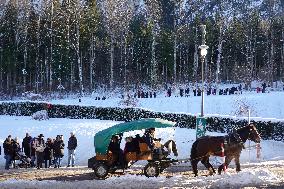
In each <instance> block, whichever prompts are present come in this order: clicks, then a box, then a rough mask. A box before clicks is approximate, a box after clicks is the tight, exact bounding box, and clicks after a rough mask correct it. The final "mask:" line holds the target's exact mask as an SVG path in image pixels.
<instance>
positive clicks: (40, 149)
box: [35, 138, 45, 152]
mask: <svg viewBox="0 0 284 189" xmlns="http://www.w3.org/2000/svg"><path fill="white" fill-rule="evenodd" d="M44 148H45V142H44V140H43V138H42V139H40V138H37V139H36V141H35V150H36V152H43V151H44Z"/></svg>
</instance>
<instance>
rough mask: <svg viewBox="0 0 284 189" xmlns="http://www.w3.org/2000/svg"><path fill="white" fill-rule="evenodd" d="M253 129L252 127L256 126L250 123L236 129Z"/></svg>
mask: <svg viewBox="0 0 284 189" xmlns="http://www.w3.org/2000/svg"><path fill="white" fill-rule="evenodd" d="M248 128H249V129H251V128H254V129H255V126H254V124H248V125H246V126H243V127H240V128H238V129H236V132H238V131H244V130H246V129H248Z"/></svg>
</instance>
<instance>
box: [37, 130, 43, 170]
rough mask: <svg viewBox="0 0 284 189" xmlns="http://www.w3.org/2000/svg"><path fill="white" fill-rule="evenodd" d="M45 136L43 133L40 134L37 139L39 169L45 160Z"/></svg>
mask: <svg viewBox="0 0 284 189" xmlns="http://www.w3.org/2000/svg"><path fill="white" fill-rule="evenodd" d="M43 137H44V136H43V134H40V135H39V136H38V138H37V139H36V141H35V150H36V159H37V169H40V168H42V163H43V162H44V149H45V141H44V139H43Z"/></svg>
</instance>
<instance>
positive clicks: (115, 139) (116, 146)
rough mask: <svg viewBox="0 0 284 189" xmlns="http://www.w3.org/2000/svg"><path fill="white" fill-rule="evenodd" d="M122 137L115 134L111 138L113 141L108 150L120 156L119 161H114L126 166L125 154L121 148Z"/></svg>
mask: <svg viewBox="0 0 284 189" xmlns="http://www.w3.org/2000/svg"><path fill="white" fill-rule="evenodd" d="M120 142H121V138H118V136H116V135H113V136H112V138H111V142H110V143H109V146H108V150H109V151H111V152H112V153H113V155H114V156H117V157H118V161H116V162H114V163H119V165H120V166H122V167H124V166H125V161H124V155H123V151H122V149H120Z"/></svg>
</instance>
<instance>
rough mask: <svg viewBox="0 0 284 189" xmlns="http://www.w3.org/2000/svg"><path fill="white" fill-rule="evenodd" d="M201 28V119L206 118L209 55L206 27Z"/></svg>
mask: <svg viewBox="0 0 284 189" xmlns="http://www.w3.org/2000/svg"><path fill="white" fill-rule="evenodd" d="M200 28H201V34H202V43H201V45H200V46H199V49H200V56H201V80H202V88H201V117H204V62H205V57H206V55H207V49H208V46H207V45H205V35H206V25H201V26H200Z"/></svg>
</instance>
